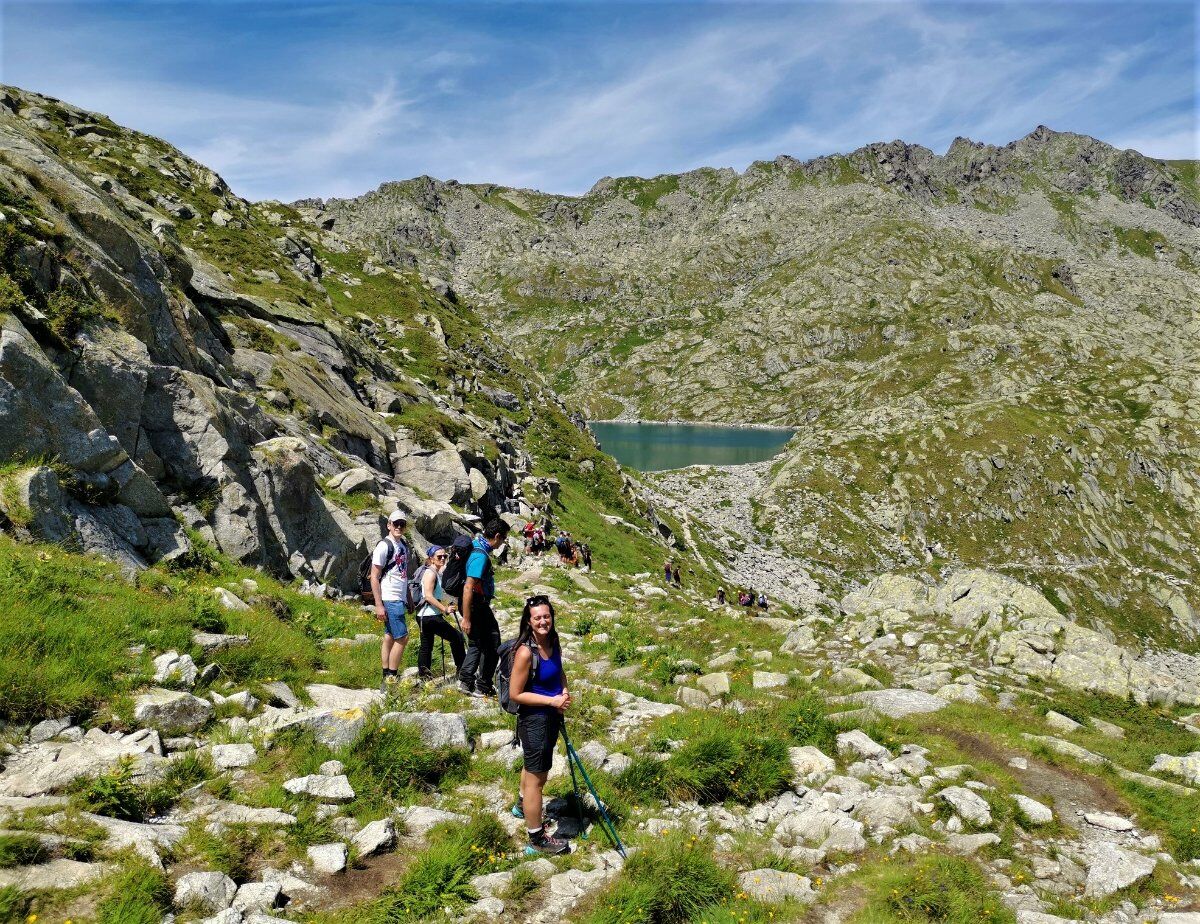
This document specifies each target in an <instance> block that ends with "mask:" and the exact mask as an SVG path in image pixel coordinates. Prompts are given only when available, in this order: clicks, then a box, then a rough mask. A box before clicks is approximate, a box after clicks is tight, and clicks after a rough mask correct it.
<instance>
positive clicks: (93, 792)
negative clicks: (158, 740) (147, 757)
mask: <svg viewBox="0 0 1200 924" xmlns="http://www.w3.org/2000/svg"><path fill="white" fill-rule="evenodd" d="M177 794H178V790H177V789H173V788H171V787H170V786H168V785H164V784H161V783H160V784H155V785H153V786H139V785H138V784H137V783H135V782H134V781H133V763H132V761H131V760H128V759H123V760H122V761H121V762H120V763H119V764H118V765H117V766H116V767H115V768H113V769H112V770H110V771H109V772H108V773H105V774H103V775H102V776H98V777H96V778H95V779H91V780H87V781H85V782H84V783H82V784H80V787H79V789H77V790H76V792H75V799H76V802H77V803H78V805H79V807H80V808H81V809H83V810H84V811H88V812H94V813H95V814H97V815H105V816H107V817H109V818H119V819H121V820H123V821H145V820H146V819H147V818H149V817H152V816H154V815H160V814H162V813H163V812H164V811H166V810H167V809H168V808H170V806H171V803H172V801H173V800H174V797H175V796H176V795H177Z"/></svg>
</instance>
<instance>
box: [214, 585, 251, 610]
mask: <svg viewBox="0 0 1200 924" xmlns="http://www.w3.org/2000/svg"><path fill="white" fill-rule="evenodd" d="M213 596H214V597H216V598H217V602H218V603H219V604H221V606H223V607H224V608H225V609H227V610H232V611H234V612H241V611H243V610H248V609H250V606H249V604H247V603H246V601H245V600H243V599H242V598H241V597H239V596H238V595H237V594H235V593H234V592H233V591H232V590H228V589H226V588H224V587H214V588H213Z"/></svg>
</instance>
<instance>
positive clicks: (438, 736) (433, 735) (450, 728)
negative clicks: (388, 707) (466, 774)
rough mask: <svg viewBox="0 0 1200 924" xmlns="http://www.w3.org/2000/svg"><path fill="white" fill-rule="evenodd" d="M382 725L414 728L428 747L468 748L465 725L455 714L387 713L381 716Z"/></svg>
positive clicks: (468, 740) (459, 716) (460, 717)
mask: <svg viewBox="0 0 1200 924" xmlns="http://www.w3.org/2000/svg"><path fill="white" fill-rule="evenodd" d="M381 721H383V722H384V723H395V724H397V725H413V726H416V727H417V728H418V729H419V730H420V733H421V740H422V741H423V742H425V744H426V745H428V746H429V747H435V748H440V747H456V748H469V747H470V746H471V739H470V737H469V736H468V735H467V723H466V720H464V719H463V717H462V716H461V715H458V714H457V713H442V712H389V713H387V714H386V715H384V716H383V718H382V720H381Z"/></svg>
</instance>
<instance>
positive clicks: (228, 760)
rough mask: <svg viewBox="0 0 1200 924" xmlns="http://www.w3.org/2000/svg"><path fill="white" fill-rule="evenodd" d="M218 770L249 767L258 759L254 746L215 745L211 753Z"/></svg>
mask: <svg viewBox="0 0 1200 924" xmlns="http://www.w3.org/2000/svg"><path fill="white" fill-rule="evenodd" d="M209 753H210V754H211V755H212V759H213V764H215V765H216V767H217V769H218V770H232V769H234V768H236V767H249V766H250V765H251V764H252V763H254V761H256V760H257V759H258V751H256V750H255V749H254V745H252V744H214V745H213V746H212V749H211V750H210V751H209Z"/></svg>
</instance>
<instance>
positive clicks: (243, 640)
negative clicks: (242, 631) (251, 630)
mask: <svg viewBox="0 0 1200 924" xmlns="http://www.w3.org/2000/svg"><path fill="white" fill-rule="evenodd" d="M192 644H193V645H195V646H197V647H198V648H199V649H200V650H201V651H203V652H204V653H205V654H214V653H216V652H218V651H226V650H228V649H230V648H241V647H243V646H245V645H249V644H250V636H248V635H226V634H225V633H223V632H193V633H192Z"/></svg>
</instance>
